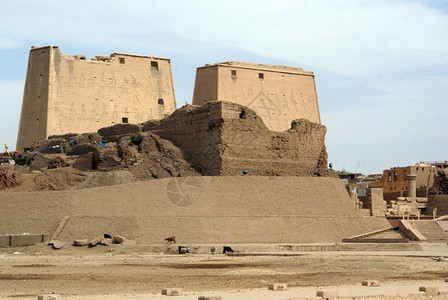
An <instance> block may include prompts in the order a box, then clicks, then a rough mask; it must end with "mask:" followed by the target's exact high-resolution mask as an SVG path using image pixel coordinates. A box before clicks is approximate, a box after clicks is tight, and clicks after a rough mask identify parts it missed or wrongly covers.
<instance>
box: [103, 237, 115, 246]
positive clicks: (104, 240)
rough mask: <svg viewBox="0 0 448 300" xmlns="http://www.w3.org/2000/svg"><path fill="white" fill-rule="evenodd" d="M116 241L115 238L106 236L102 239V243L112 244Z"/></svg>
mask: <svg viewBox="0 0 448 300" xmlns="http://www.w3.org/2000/svg"><path fill="white" fill-rule="evenodd" d="M113 243H114V239H111V238H104V239H102V240H101V241H100V245H111V244H113Z"/></svg>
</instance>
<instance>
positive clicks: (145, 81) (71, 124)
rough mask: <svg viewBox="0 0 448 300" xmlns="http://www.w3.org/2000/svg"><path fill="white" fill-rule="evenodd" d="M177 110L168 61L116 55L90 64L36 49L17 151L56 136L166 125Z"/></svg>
mask: <svg viewBox="0 0 448 300" xmlns="http://www.w3.org/2000/svg"><path fill="white" fill-rule="evenodd" d="M175 109H176V98H175V93H174V85H173V78H172V72H171V64H170V59H168V58H162V57H153V56H146V55H136V54H127V53H112V54H111V55H108V56H96V57H95V58H93V59H91V60H87V59H86V56H85V55H73V56H72V55H63V54H62V53H61V51H60V50H59V48H58V46H45V47H36V46H33V47H32V48H31V50H30V56H29V61H28V70H27V75H26V84H25V90H24V95H23V103H22V113H21V117H20V125H19V133H18V137H17V149H18V150H22V148H25V147H30V146H31V145H32V144H33V142H34V141H35V140H41V139H45V138H47V137H49V136H51V135H59V134H65V133H69V132H71V133H85V132H93V131H97V130H98V129H99V128H102V127H105V126H111V125H114V124H118V123H134V124H135V123H140V122H144V121H147V120H149V119H162V118H164V117H165V116H166V115H168V114H170V113H172V112H173V111H174V110H175Z"/></svg>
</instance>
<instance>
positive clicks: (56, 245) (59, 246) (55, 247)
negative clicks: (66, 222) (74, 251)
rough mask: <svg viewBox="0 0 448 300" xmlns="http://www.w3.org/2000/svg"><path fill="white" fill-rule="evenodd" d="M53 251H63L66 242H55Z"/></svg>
mask: <svg viewBox="0 0 448 300" xmlns="http://www.w3.org/2000/svg"><path fill="white" fill-rule="evenodd" d="M52 246H53V249H61V248H62V247H64V242H61V241H58V240H55V241H53V243H52Z"/></svg>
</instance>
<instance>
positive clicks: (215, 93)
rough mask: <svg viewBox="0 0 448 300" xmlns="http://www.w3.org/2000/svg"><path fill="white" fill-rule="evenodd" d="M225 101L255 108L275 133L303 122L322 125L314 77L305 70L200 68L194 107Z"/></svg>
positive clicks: (239, 65)
mask: <svg viewBox="0 0 448 300" xmlns="http://www.w3.org/2000/svg"><path fill="white" fill-rule="evenodd" d="M222 100H225V101H230V102H235V103H238V104H241V105H244V106H248V107H249V108H252V109H253V110H255V112H257V114H258V115H259V116H260V117H261V118H262V119H263V121H264V123H265V124H266V126H267V127H268V128H269V129H270V130H274V131H284V130H288V129H289V128H290V127H291V121H292V120H295V119H300V118H304V119H308V120H310V121H312V122H315V123H317V124H321V118H320V112H319V103H318V99H317V93H316V84H315V79H314V74H313V72H310V71H304V70H303V69H302V68H297V67H287V66H279V65H266V64H256V63H247V62H237V61H228V62H221V63H216V64H207V65H205V66H202V67H199V68H198V69H197V72H196V82H195V86H194V94H193V104H196V105H202V104H203V103H205V102H211V101H222Z"/></svg>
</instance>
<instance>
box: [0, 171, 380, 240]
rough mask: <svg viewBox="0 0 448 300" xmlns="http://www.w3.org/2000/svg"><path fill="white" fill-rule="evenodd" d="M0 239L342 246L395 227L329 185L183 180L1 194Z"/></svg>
mask: <svg viewBox="0 0 448 300" xmlns="http://www.w3.org/2000/svg"><path fill="white" fill-rule="evenodd" d="M0 208H1V209H0V233H1V234H5V233H22V232H30V233H41V232H48V233H50V235H51V234H52V233H53V232H54V231H55V229H56V227H57V225H58V224H59V222H60V220H61V219H62V218H63V217H64V216H70V219H69V220H68V222H67V224H66V226H65V228H64V229H63V230H62V232H61V235H60V237H59V238H60V239H61V240H64V241H72V240H73V239H75V238H93V237H95V236H97V235H99V234H103V233H112V234H114V233H115V234H121V235H125V236H127V237H129V238H133V239H136V240H137V241H138V242H139V243H163V242H164V238H165V237H168V236H176V239H177V240H178V241H179V242H180V243H313V242H337V241H340V240H341V238H343V237H348V236H353V235H357V234H361V233H365V232H368V231H373V230H376V229H382V228H386V227H389V223H388V222H387V220H386V219H385V218H374V217H362V216H359V215H358V214H357V213H356V211H354V210H353V208H352V204H351V200H350V198H349V197H348V195H347V192H346V191H345V188H344V186H343V183H342V182H341V181H340V180H339V179H336V178H328V177H266V176H234V177H230V176H225V177H224V176H221V177H177V178H167V179H158V180H151V181H144V182H136V183H131V184H123V185H114V186H107V187H96V188H86V189H82V190H66V191H53V192H28V193H26V192H17V193H2V194H0Z"/></svg>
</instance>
